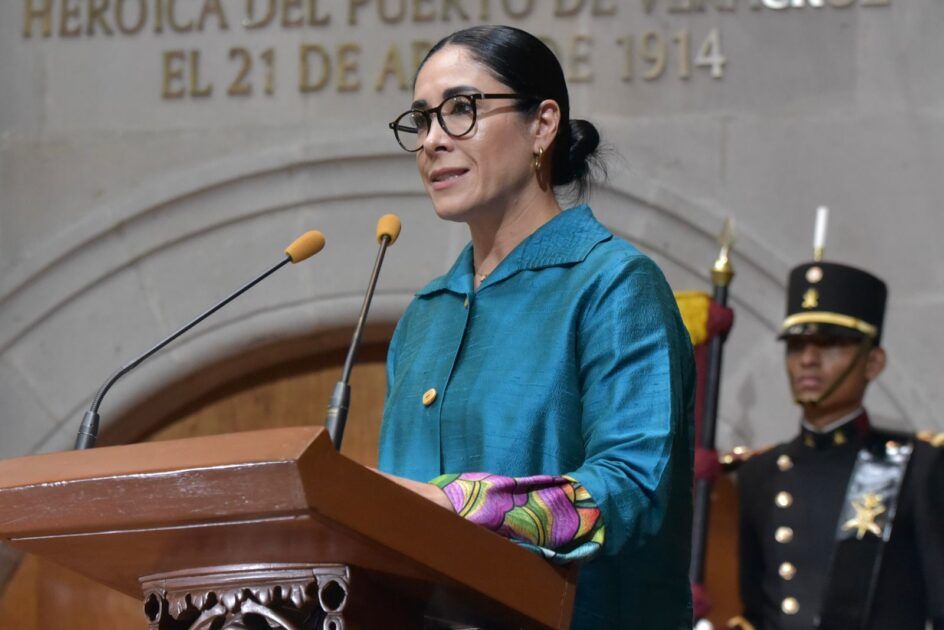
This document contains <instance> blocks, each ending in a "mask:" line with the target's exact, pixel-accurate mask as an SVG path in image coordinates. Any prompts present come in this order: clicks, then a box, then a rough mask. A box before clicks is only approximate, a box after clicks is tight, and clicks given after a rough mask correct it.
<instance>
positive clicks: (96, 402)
mask: <svg viewBox="0 0 944 630" xmlns="http://www.w3.org/2000/svg"><path fill="white" fill-rule="evenodd" d="M290 262H292V259H291V257H289V256H287V255H286V256H285V259H284V260H282V261H281V262H279V263H278V264H277V265H275V266H273V267H271V268H270V269H269V270H268V271H266V272H264V273H263V274H262V275H261V276H259V277H257V278H256V279H255V280H252V281H250V282H249V283H247V284H245V285H243V286H242V287H240V288H239V289H237V290H236V292H234V293H232V294H231V295H229V296H228V297H226V298H224V299H223V300H221V301H220V302H218V303H217V304H216V305H215V306H212V307H210V308H209V309H208V310H206V311H205V312H204V313H203V314H202V315H199V316H198V317H197V318H196V319H194V320H192V321H191V322H190V323H189V324H187V325H186V326H184V327H183V328H181V329H180V330H178V331H177V332H175V333H174V334H172V335H171V336H170V337H167V338H166V339H164V340H163V341H162V342H160V343H159V344H157V345H156V346H154V347H153V348H151V349H150V350H148V351H147V352H145V353H144V354H142V355H141V356H139V357H138V358H137V359H135V360H133V361H131V362H129V363H127V364H126V365H125V366H124V367H122V368H120V369H119V370H118V371H117V372H115V373H114V374H112V375H111V378H109V379H108V380H107V381H106V382H105V384H104V385H102V387H101V389H99V390H98V393H97V394H95V398H94V399H93V400H92V405H91V406H90V407H89V410H88V411H86V412H85V416H84V417H83V418H82V426H81V427H80V428H79V434H78V436H76V439H75V448H76V450H82V449H86V448H92V447H94V446H95V441H96V439H97V438H98V422H99V415H98V409H99V407H100V406H101V404H102V399H103V398H104V397H105V394H106V393H108V390H109V389H111V386H112V385H114V384H115V382H116V381H117V380H118V379H120V378H121V377H122V376H124V375H125V374H127V373H128V372H130V371H131V370H133V369H134V368H136V367H138V366H139V365H141V364H142V363H143V362H144V361H146V360H147V359H149V358H150V357H151V356H153V355H154V354H155V353H157V352H159V351H160V350H161V349H162V348H163V347H164V346H166V345H167V344H169V343H170V342H172V341H173V340H175V339H177V337H179V336H181V335H182V334H184V333H185V332H187V331H188V330H190V329H191V328H193V327H194V326H196V325H197V324H199V323H200V322H202V321H203V320H205V319H206V318H207V317H209V316H210V315H212V314H213V313H215V312H217V311H218V310H220V309H221V308H223V307H224V306H226V305H227V304H229V303H230V302H232V301H233V300H235V299H236V298H237V297H239V296H240V295H242V294H243V293H245V292H246V291H248V290H249V289H251V288H252V287H254V286H255V285H257V284H258V283H259V282H261V281H263V280H265V279H266V278H268V277H269V276H270V275H271V274H273V273H275V272H276V271H277V270H279V269H280V268H281V267H283V266H284V265H285V264H287V263H290Z"/></svg>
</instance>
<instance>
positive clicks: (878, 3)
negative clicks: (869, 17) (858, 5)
mask: <svg viewBox="0 0 944 630" xmlns="http://www.w3.org/2000/svg"><path fill="white" fill-rule="evenodd" d="M891 3H892V0H862V6H864V7H887V6H890V5H891Z"/></svg>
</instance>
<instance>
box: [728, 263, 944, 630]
mask: <svg viewBox="0 0 944 630" xmlns="http://www.w3.org/2000/svg"><path fill="white" fill-rule="evenodd" d="M886 294H887V292H886V288H885V284H884V283H883V282H882V281H881V280H879V279H878V278H876V277H875V276H873V275H872V274H870V273H867V272H865V271H862V270H860V269H855V268H853V267H849V266H846V265H840V264H836V263H827V262H813V263H808V264H804V265H800V266H799V267H797V268H795V269H794V270H793V271H792V272H791V274H790V280H789V288H788V300H787V317H786V320H785V321H784V323H783V327H782V331H781V335H780V338H781V339H782V340H783V341H785V343H786V368H787V373H788V376H789V383H790V388H791V390H792V393H793V396H794V399H795V400H796V403H797V404H798V405H799V406H800V407H801V409H802V413H803V417H802V422H801V426H800V432H799V434H798V435H797V436H796V437H795V438H794V439H793V440H791V441H789V442H786V443H783V444H778V445H776V446H774V447H773V448H770V449H767V450H766V451H763V452H760V453H757V454H754V455H753V456H750V457H749V458H748V459H747V461H745V462H744V463H743V465H741V466H740V469H739V471H738V485H739V491H740V542H739V544H740V582H741V598H742V601H743V605H744V611H743V616H741V617H737V618H735V619H733V620H731V622H729V624H728V625H729V627H732V628H742V629H751V628H756V629H758V630H760V629H762V628H763V629H765V630H770V629H777V630H780V629H783V630H788V629H791V630H792V629H797V630H799V629H803V630H810V629H811V628H818V629H820V630H836V629H842V630H856V629H860V628H861V629H868V630H872V629H874V630H925V628H926V627H928V623H929V622H930V623H932V624H933V628H934V629H935V630H944V448H942V447H944V435H942V434H938V435H931V434H918V435H917V436H915V435H912V434H904V433H897V432H892V431H887V430H883V429H879V428H877V427H875V426H873V425H872V424H871V422H870V420H869V416H868V413H867V412H866V410H865V409H864V408H863V406H862V401H863V398H864V396H865V392H866V389H867V387H868V385H869V384H870V383H871V382H872V381H873V380H875V378H876V377H878V375H879V374H880V373H881V372H882V369H883V368H884V366H885V351H884V349H883V348H882V346H881V339H882V323H883V319H884V312H885V300H886Z"/></svg>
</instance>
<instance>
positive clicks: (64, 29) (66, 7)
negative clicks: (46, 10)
mask: <svg viewBox="0 0 944 630" xmlns="http://www.w3.org/2000/svg"><path fill="white" fill-rule="evenodd" d="M77 1H78V0H62V6H61V7H60V11H61V13H60V14H59V37H78V36H79V35H80V34H81V33H82V24H81V23H78V24H73V23H71V20H73V19H74V18H78V17H79V7H78V5H77V4H76V3H77Z"/></svg>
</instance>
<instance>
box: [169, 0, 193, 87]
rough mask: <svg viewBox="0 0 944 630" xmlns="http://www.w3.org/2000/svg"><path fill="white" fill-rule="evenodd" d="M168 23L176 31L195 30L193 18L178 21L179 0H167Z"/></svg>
mask: <svg viewBox="0 0 944 630" xmlns="http://www.w3.org/2000/svg"><path fill="white" fill-rule="evenodd" d="M167 23H168V24H170V29H171V30H172V31H174V32H175V33H187V32H190V31H192V30H193V20H190V21H189V22H187V23H186V24H184V25H181V24H179V23H178V22H177V0H167ZM191 78H192V77H191Z"/></svg>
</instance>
